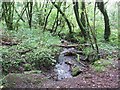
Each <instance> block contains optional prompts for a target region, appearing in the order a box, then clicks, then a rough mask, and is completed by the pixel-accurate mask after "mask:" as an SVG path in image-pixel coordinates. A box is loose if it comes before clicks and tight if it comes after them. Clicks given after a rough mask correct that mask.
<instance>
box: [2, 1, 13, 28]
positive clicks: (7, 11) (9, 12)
mask: <svg viewBox="0 0 120 90" xmlns="http://www.w3.org/2000/svg"><path fill="white" fill-rule="evenodd" d="M2 9H3V13H2V17H3V18H4V20H5V23H6V25H7V28H8V30H13V29H14V26H13V15H14V2H2Z"/></svg>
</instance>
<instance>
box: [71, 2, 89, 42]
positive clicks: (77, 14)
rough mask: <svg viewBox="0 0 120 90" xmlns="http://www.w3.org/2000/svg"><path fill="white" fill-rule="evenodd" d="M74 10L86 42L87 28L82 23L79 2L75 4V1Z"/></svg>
mask: <svg viewBox="0 0 120 90" xmlns="http://www.w3.org/2000/svg"><path fill="white" fill-rule="evenodd" d="M73 9H74V13H75V17H76V20H77V23H78V26H79V28H80V29H81V33H82V36H83V37H84V39H85V40H87V37H86V33H85V28H84V26H83V24H82V22H81V21H80V17H79V11H78V1H76V2H74V0H73Z"/></svg>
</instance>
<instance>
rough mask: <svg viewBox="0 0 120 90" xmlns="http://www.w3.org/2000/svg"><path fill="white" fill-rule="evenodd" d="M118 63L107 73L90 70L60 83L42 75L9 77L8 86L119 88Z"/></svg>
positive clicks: (110, 67) (108, 69)
mask: <svg viewBox="0 0 120 90" xmlns="http://www.w3.org/2000/svg"><path fill="white" fill-rule="evenodd" d="M118 61H119V60H117V58H114V63H113V65H111V66H109V67H108V68H107V69H106V71H103V72H96V71H94V70H93V69H92V68H89V69H88V70H86V71H85V72H83V73H81V74H79V75H78V76H76V77H73V78H67V79H63V80H60V81H55V80H53V79H50V78H49V79H48V78H47V79H45V78H44V77H46V76H45V75H42V74H26V75H25V74H23V76H20V75H19V76H16V77H15V76H14V75H8V77H7V80H8V83H7V86H8V87H9V86H10V87H17V88H118V87H119V85H118V82H119V77H118V75H119V74H118V73H119V70H118ZM11 79H12V80H11ZM11 85H12V86H11Z"/></svg>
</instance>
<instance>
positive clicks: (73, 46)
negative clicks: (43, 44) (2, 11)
mask: <svg viewBox="0 0 120 90" xmlns="http://www.w3.org/2000/svg"><path fill="white" fill-rule="evenodd" d="M52 46H57V47H64V48H75V47H78V46H85V47H87V46H90V44H88V43H86V44H72V45H64V44H60V45H52Z"/></svg>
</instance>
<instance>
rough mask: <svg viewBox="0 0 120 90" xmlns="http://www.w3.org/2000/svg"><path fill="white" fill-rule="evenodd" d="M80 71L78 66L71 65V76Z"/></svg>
mask: <svg viewBox="0 0 120 90" xmlns="http://www.w3.org/2000/svg"><path fill="white" fill-rule="evenodd" d="M79 73H80V68H79V66H75V67H72V76H77V75H78V74H79Z"/></svg>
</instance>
